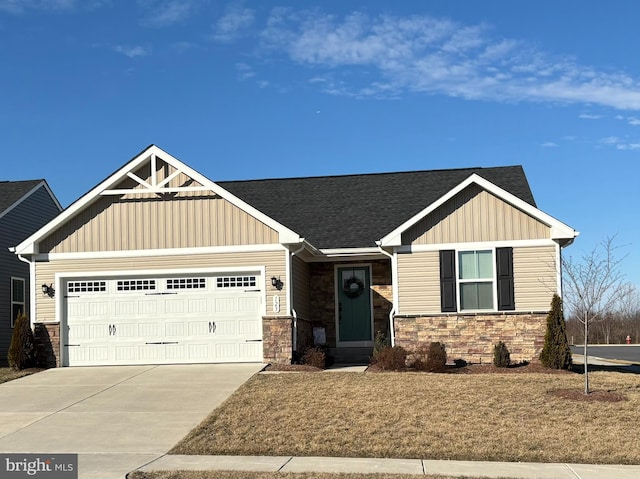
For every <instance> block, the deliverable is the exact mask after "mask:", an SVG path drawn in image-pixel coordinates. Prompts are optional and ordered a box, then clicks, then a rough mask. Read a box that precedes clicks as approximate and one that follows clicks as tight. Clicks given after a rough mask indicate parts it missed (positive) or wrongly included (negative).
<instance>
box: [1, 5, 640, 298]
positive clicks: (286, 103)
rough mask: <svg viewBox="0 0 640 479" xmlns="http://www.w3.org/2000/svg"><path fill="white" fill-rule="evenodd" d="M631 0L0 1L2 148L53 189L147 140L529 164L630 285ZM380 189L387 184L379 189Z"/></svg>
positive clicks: (428, 162)
mask: <svg viewBox="0 0 640 479" xmlns="http://www.w3.org/2000/svg"><path fill="white" fill-rule="evenodd" d="M638 18H640V3H638V2H635V1H631V0H629V1H624V0H620V1H616V2H615V3H614V4H607V2H596V1H573V0H565V1H563V2H557V1H547V0H538V1H536V2H513V1H483V2H478V1H472V0H468V1H444V0H443V1H428V2H427V1H412V0H404V1H402V2H382V1H380V2H377V1H372V0H369V1H366V2H351V1H346V0H341V1H322V2H315V3H314V2H307V1H302V0H301V1H279V2H276V1H274V2H267V1H245V2H238V1H236V2H228V3H227V2H208V1H205V0H182V1H179V0H137V1H134V0H130V1H119V0H111V1H109V0H82V1H81V0H0V55H1V57H0V58H1V60H2V61H1V62H0V161H1V162H2V165H3V174H2V176H3V178H2V179H8V180H17V179H30V178H40V177H44V178H46V179H47V180H48V182H49V184H50V185H51V187H52V189H53V190H54V192H55V194H56V195H57V196H58V198H59V199H60V201H61V203H62V204H63V206H67V205H68V204H70V203H71V202H72V201H74V200H75V199H77V198H78V197H79V196H80V195H82V194H83V193H85V192H86V191H87V190H89V189H90V188H91V187H93V186H94V185H95V184H97V183H98V182H100V181H101V180H102V179H104V178H105V177H106V176H107V175H109V174H110V173H112V172H113V171H114V170H116V169H117V168H119V167H120V166H121V165H122V164H123V163H124V162H125V161H127V160H129V159H130V158H131V157H133V156H134V155H136V154H137V153H138V152H139V151H140V150H142V149H143V148H145V147H146V146H148V145H149V144H151V143H155V144H157V145H158V146H160V147H161V148H163V149H165V150H166V151H168V152H169V153H171V154H173V155H174V156H176V157H177V158H179V159H181V160H183V161H184V162H185V163H187V164H188V165H189V166H191V167H192V168H194V169H196V170H198V171H200V172H201V173H203V174H204V175H206V176H207V177H209V178H210V179H212V180H214V181H216V180H231V179H252V178H265V177H285V176H308V175H334V174H347V173H369V172H381V171H402V170H415V169H440V168H459V167H469V166H499V165H513V164H521V165H523V166H524V168H525V171H526V173H527V176H528V179H529V182H530V184H531V187H532V189H533V192H534V195H535V197H536V200H537V203H538V206H539V207H540V208H541V209H542V210H543V211H545V212H547V213H549V214H551V215H552V216H555V217H556V218H558V219H560V220H561V221H564V222H565V223H567V224H569V225H571V226H573V227H574V228H575V229H577V230H578V231H580V232H581V234H580V236H579V238H578V239H577V240H576V243H575V244H574V245H573V246H571V247H570V248H569V249H568V250H567V251H566V253H567V254H571V255H574V256H579V255H580V254H581V253H582V252H584V251H590V250H591V249H593V248H594V246H595V245H596V244H597V243H598V242H599V241H600V240H602V239H603V238H604V237H606V236H610V235H614V234H617V235H618V236H617V243H618V244H619V245H626V246H624V248H623V250H624V252H625V253H628V257H627V258H626V259H625V262H624V270H625V273H626V274H627V277H628V279H629V280H631V281H633V282H634V283H635V284H638V285H640V248H639V246H638V245H639V244H640V241H638V240H639V235H640V220H639V217H640V215H639V214H638V206H639V205H640V63H639V62H638V57H637V45H639V44H640V29H638V28H637V19H638ZM381 194H384V192H381Z"/></svg>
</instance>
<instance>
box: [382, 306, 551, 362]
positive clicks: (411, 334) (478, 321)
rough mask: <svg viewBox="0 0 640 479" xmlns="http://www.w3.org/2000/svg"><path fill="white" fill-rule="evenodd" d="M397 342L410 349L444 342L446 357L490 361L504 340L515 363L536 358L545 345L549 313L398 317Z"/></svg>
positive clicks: (396, 327)
mask: <svg viewBox="0 0 640 479" xmlns="http://www.w3.org/2000/svg"><path fill="white" fill-rule="evenodd" d="M394 323H395V344H396V345H398V346H402V347H403V348H405V349H407V350H408V351H409V352H411V351H414V350H416V349H417V348H418V347H419V346H421V345H424V344H426V345H428V344H429V343H430V342H432V341H440V342H441V343H444V345H445V347H446V350H447V359H448V360H449V361H452V360H454V359H464V360H465V361H467V362H470V363H482V364H485V363H491V362H492V361H493V347H494V346H495V344H496V343H497V342H498V341H503V342H504V343H505V344H506V345H507V348H508V349H509V352H510V353H511V361H512V362H521V361H531V360H533V359H537V358H538V356H539V355H540V352H541V351H542V347H543V346H544V335H545V331H546V327H547V313H504V314H495V313H494V314H464V315H457V314H452V315H436V316H396V317H395V319H394Z"/></svg>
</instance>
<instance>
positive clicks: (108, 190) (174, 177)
mask: <svg viewBox="0 0 640 479" xmlns="http://www.w3.org/2000/svg"><path fill="white" fill-rule="evenodd" d="M211 194H213V195H216V196H218V197H220V198H223V199H224V200H227V201H228V202H229V203H231V204H232V205H233V206H234V207H237V208H239V209H240V210H242V211H244V212H245V213H247V214H248V215H251V216H252V217H254V218H255V219H256V220H258V221H260V222H262V223H264V224H265V225H266V226H268V227H270V228H272V229H273V230H275V231H276V232H277V234H278V240H279V242H280V243H281V244H299V243H301V242H303V241H304V239H303V238H301V237H300V236H299V235H298V234H297V233H296V232H294V231H292V230H290V229H289V228H287V227H286V226H284V225H282V224H280V223H279V222H277V221H275V220H274V219H272V218H270V217H268V216H267V215H265V214H263V213H262V212H260V211H259V210H257V209H256V208H255V207H253V206H251V205H249V204H247V203H246V202H244V201H243V200H241V199H240V198H238V197H236V196H234V195H233V194H231V193H230V192H229V191H227V190H225V189H224V188H222V187H220V186H218V185H217V184H216V183H214V182H213V181H211V180H209V179H208V178H206V177H205V176H203V175H201V174H200V173H198V172H197V171H195V170H193V169H192V168H190V167H188V166H187V165H185V164H184V163H182V162H181V161H180V160H178V159H176V158H174V157H173V156H171V155H170V154H168V153H167V152H165V151H163V150H162V149H160V148H159V147H157V146H155V145H151V146H149V147H148V148H146V149H145V150H144V151H142V152H141V153H140V154H138V155H137V156H136V157H134V158H133V159H132V160H130V161H129V162H128V163H126V164H125V165H124V166H123V167H122V168H120V169H119V170H117V171H116V172H115V173H113V174H112V175H110V176H109V177H108V178H106V179H105V180H104V181H103V182H101V183H100V184H98V185H97V186H96V187H94V188H93V189H92V190H90V191H89V192H88V193H86V194H85V195H84V196H82V197H81V198H80V199H78V200H77V201H76V202H75V203H73V204H72V205H71V206H70V207H68V208H67V209H66V210H64V211H63V212H62V213H61V214H60V215H58V217H56V218H55V219H54V220H53V221H51V222H50V223H48V224H47V225H46V226H44V227H43V228H41V229H40V230H38V231H36V232H35V233H34V234H33V235H31V236H30V237H29V238H27V239H26V240H24V241H23V242H22V243H21V244H19V245H18V246H17V247H16V252H17V253H18V254H21V255H33V254H38V253H39V252H40V251H39V247H38V246H39V242H40V241H42V240H44V239H46V238H47V237H48V236H49V235H50V234H51V233H52V232H55V231H56V230H57V229H58V228H59V227H61V226H62V225H64V224H65V223H66V222H68V221H69V220H71V219H72V218H73V217H75V216H76V215H78V214H80V213H82V212H83V211H84V210H86V209H87V208H89V207H90V206H91V205H93V204H95V203H96V202H98V201H100V199H101V198H102V199H103V198H107V197H114V196H119V197H121V198H123V199H135V198H139V197H140V196H146V197H149V196H159V197H161V198H163V199H164V198H167V199H169V198H171V197H175V196H180V197H193V196H205V195H208V196H210V195H211Z"/></svg>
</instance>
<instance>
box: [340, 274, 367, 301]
mask: <svg viewBox="0 0 640 479" xmlns="http://www.w3.org/2000/svg"><path fill="white" fill-rule="evenodd" d="M342 291H343V293H344V294H345V296H347V297H348V298H357V297H358V296H360V295H361V294H362V293H363V292H364V283H363V282H362V280H361V279H360V278H356V277H355V276H351V277H350V278H349V279H346V280H345V281H344V286H343V287H342Z"/></svg>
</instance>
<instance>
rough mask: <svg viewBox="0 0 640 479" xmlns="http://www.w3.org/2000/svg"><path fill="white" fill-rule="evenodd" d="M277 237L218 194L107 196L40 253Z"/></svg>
mask: <svg viewBox="0 0 640 479" xmlns="http://www.w3.org/2000/svg"><path fill="white" fill-rule="evenodd" d="M275 243H278V233H277V232H276V231H275V230H274V229H272V228H270V227H269V226H267V225H265V224H264V223H262V222H260V221H258V220H257V219H256V218H254V217H252V216H251V215H249V214H247V213H245V212H244V211H242V210H241V209H240V208H238V207H237V206H235V205H233V204H231V203H230V202H228V201H227V200H225V199H223V198H220V197H219V196H215V195H213V193H211V194H210V196H208V197H205V196H199V197H188V198H182V197H178V198H171V199H162V198H159V197H144V198H136V199H128V198H120V197H113V196H104V197H101V198H99V199H98V200H97V201H96V202H95V203H93V204H92V205H90V206H89V207H87V208H86V209H84V210H83V211H81V212H80V213H78V214H77V215H76V216H75V217H73V218H71V219H69V220H68V221H67V222H66V223H65V224H64V225H62V226H61V227H60V228H58V229H57V230H56V231H54V232H53V233H52V234H50V235H49V236H47V237H46V238H45V239H44V240H43V241H41V242H40V244H39V251H40V253H69V252H97V251H124V250H147V249H171V248H201V247H208V246H236V245H250V244H275Z"/></svg>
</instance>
